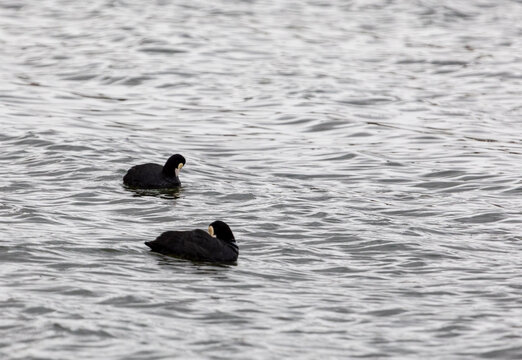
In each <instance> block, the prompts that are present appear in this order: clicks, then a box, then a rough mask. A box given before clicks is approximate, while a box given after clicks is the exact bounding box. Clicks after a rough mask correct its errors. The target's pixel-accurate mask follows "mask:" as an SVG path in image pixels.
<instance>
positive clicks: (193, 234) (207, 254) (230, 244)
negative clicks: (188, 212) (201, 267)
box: [145, 221, 239, 263]
mask: <svg viewBox="0 0 522 360" xmlns="http://www.w3.org/2000/svg"><path fill="white" fill-rule="evenodd" d="M210 227H212V229H213V231H214V234H215V235H216V237H212V236H211V235H210V234H208V233H206V232H205V231H203V230H199V229H197V230H190V231H167V232H164V233H163V234H161V235H160V236H158V237H157V238H156V240H154V241H148V242H146V243H145V245H147V246H148V247H150V248H151V250H152V251H156V252H159V253H162V254H166V255H174V256H178V257H181V258H185V259H190V260H195V261H209V262H223V263H230V262H235V261H237V257H238V255H239V250H238V247H237V244H236V240H235V239H234V235H233V234H232V231H231V230H230V228H229V227H228V225H227V224H225V223H224V222H222V221H215V222H213V223H212V224H210V226H209V229H210Z"/></svg>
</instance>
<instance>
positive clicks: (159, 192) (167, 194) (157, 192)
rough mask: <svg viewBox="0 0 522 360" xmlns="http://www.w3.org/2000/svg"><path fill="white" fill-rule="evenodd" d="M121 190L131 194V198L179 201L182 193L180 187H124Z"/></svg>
mask: <svg viewBox="0 0 522 360" xmlns="http://www.w3.org/2000/svg"><path fill="white" fill-rule="evenodd" d="M123 188H124V189H125V190H127V191H130V192H132V193H133V195H132V196H133V197H143V196H155V197H160V198H162V199H170V200H172V199H179V198H180V196H181V193H182V191H183V189H182V187H176V188H172V189H136V188H132V187H129V186H126V185H123Z"/></svg>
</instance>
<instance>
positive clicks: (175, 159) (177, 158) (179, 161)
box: [163, 154, 185, 177]
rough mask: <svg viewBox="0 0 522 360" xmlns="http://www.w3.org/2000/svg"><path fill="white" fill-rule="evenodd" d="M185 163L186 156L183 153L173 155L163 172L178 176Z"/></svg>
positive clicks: (170, 175) (167, 174)
mask: <svg viewBox="0 0 522 360" xmlns="http://www.w3.org/2000/svg"><path fill="white" fill-rule="evenodd" d="M183 165H185V158H184V157H183V156H182V155H180V154H176V155H172V156H171V157H169V159H168V160H167V162H166V163H165V165H163V173H164V174H165V175H166V176H169V177H178V175H179V171H180V170H181V168H182V167H183Z"/></svg>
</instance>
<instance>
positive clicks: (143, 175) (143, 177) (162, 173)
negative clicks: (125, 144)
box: [123, 154, 185, 189]
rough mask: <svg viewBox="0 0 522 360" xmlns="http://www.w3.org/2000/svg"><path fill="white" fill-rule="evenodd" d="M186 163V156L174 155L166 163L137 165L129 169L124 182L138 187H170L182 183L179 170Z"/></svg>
mask: <svg viewBox="0 0 522 360" xmlns="http://www.w3.org/2000/svg"><path fill="white" fill-rule="evenodd" d="M183 165H185V158H184V157H183V156H181V155H179V154H176V155H172V156H171V157H170V158H169V159H168V160H167V162H166V163H165V165H163V166H161V165H159V164H143V165H136V166H133V167H132V168H130V169H129V171H127V174H125V176H124V177H123V183H124V184H125V185H127V186H130V187H133V188H136V189H170V188H175V187H178V186H180V185H181V182H180V181H179V177H178V172H179V170H180V169H181V167H183Z"/></svg>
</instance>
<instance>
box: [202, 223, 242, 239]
mask: <svg viewBox="0 0 522 360" xmlns="http://www.w3.org/2000/svg"><path fill="white" fill-rule="evenodd" d="M208 233H209V234H210V236H215V237H217V238H218V239H219V240H223V241H226V242H231V243H233V242H235V241H236V239H235V238H234V234H232V230H230V228H229V227H228V225H227V224H225V223H224V222H223V221H220V220H217V221H214V222H213V223H212V224H210V225H209V226H208Z"/></svg>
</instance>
